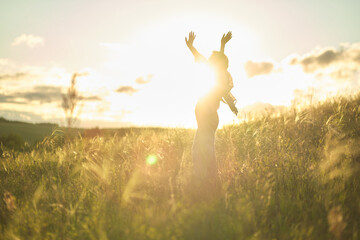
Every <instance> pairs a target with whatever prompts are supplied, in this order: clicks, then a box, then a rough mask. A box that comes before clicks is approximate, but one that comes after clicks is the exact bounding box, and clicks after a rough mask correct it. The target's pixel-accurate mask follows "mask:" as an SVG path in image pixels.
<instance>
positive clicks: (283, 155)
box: [0, 96, 360, 239]
mask: <svg viewBox="0 0 360 240" xmlns="http://www.w3.org/2000/svg"><path fill="white" fill-rule="evenodd" d="M359 106H360V96H356V97H352V98H337V99H332V100H328V101H327V102H325V103H322V104H319V105H312V106H310V107H308V108H306V109H305V110H302V111H297V110H295V109H293V110H291V111H289V112H286V113H284V114H282V115H281V116H278V117H272V116H270V115H267V116H263V117H261V118H258V119H256V120H253V121H249V122H244V123H242V124H239V125H231V126H226V127H224V128H222V129H220V130H218V131H217V138H216V151H217V160H218V168H219V172H220V179H221V184H222V189H223V192H222V194H221V196H219V199H218V200H217V201H205V202H204V201H201V202H196V201H194V200H193V198H192V197H191V190H192V184H191V183H192V182H191V169H192V162H191V145H192V139H193V136H194V131H193V130H183V129H167V130H164V131H159V130H156V129H148V130H142V131H141V132H140V133H139V132H135V131H134V132H130V133H127V134H126V135H124V136H116V135H115V136H112V137H109V136H108V137H96V138H92V139H85V138H77V139H75V140H73V141H70V142H68V141H64V137H63V136H62V134H61V133H59V132H54V133H53V135H52V136H51V137H49V138H47V139H45V140H44V141H43V142H42V143H41V144H39V145H38V147H37V148H35V149H33V150H32V151H31V152H30V153H25V152H14V151H11V150H6V149H3V155H2V156H1V160H0V162H1V164H0V194H1V195H2V198H3V201H1V203H0V226H1V231H0V238H1V239H359V238H360V230H359V229H360V150H359V144H360V108H359ZM149 156H152V161H151V162H150V161H147V160H146V159H147V158H148V157H149ZM209 188H211V186H209Z"/></svg>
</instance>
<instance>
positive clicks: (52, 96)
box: [0, 86, 61, 104]
mask: <svg viewBox="0 0 360 240" xmlns="http://www.w3.org/2000/svg"><path fill="white" fill-rule="evenodd" d="M60 100H61V87H53V86H35V87H34V88H33V89H32V91H29V92H15V93H13V94H11V95H4V94H1V95H0V101H1V102H7V103H16V104H28V103H29V102H33V101H39V102H40V103H50V102H56V101H60Z"/></svg>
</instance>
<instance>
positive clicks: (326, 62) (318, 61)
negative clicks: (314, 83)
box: [290, 43, 360, 78]
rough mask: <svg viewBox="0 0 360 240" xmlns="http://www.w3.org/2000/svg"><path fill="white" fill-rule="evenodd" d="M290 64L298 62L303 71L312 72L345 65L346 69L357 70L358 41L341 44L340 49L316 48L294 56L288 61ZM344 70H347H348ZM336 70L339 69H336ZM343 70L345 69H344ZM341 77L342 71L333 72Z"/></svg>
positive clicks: (359, 64) (359, 54)
mask: <svg viewBox="0 0 360 240" xmlns="http://www.w3.org/2000/svg"><path fill="white" fill-rule="evenodd" d="M290 64H291V65H296V64H300V65H301V66H302V68H303V70H304V72H305V73H314V72H316V71H319V70H323V69H326V68H328V67H334V66H335V67H336V66H337V67H339V66H340V65H347V67H346V68H347V69H348V70H349V69H351V71H353V70H358V69H359V68H360V43H356V44H352V45H342V46H341V47H340V49H335V48H324V49H318V50H316V51H313V52H311V53H310V54H306V55H303V56H300V57H295V58H293V59H292V60H291V61H290ZM348 70H346V71H347V72H349V71H348ZM336 71H337V72H338V71H339V70H336ZM344 71H345V70H344ZM334 76H335V77H336V76H339V77H340V78H343V77H344V76H345V75H344V74H343V73H339V74H336V73H335V74H334Z"/></svg>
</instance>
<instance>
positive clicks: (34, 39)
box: [11, 34, 44, 48]
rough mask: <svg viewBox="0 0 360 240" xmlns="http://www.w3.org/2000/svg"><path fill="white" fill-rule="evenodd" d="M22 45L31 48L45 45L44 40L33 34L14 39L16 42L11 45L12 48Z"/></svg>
mask: <svg viewBox="0 0 360 240" xmlns="http://www.w3.org/2000/svg"><path fill="white" fill-rule="evenodd" d="M21 44H25V45H26V46H28V47H29V48H34V47H36V46H38V45H43V44H44V39H43V38H42V37H39V36H34V35H31V34H22V35H20V36H18V37H17V38H15V39H14V41H13V42H12V43H11V45H12V46H18V45H21Z"/></svg>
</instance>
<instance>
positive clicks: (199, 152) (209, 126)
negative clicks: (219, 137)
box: [192, 71, 232, 198]
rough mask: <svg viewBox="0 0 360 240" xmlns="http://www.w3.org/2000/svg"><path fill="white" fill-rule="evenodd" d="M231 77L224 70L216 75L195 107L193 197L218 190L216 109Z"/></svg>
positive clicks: (217, 118)
mask: <svg viewBox="0 0 360 240" xmlns="http://www.w3.org/2000/svg"><path fill="white" fill-rule="evenodd" d="M231 84H232V78H231V75H230V73H229V72H228V71H223V72H221V73H220V74H218V75H217V78H216V84H215V86H214V87H213V88H212V89H211V90H210V91H209V92H208V93H207V94H206V95H205V96H204V97H202V98H200V99H199V101H198V102H197V104H196V107H195V116H196V121H197V126H198V129H197V131H196V134H195V138H194V142H193V146H192V155H193V166H194V172H193V176H194V181H195V185H196V191H197V194H199V195H202V196H203V197H205V198H207V197H211V196H213V195H216V194H217V193H219V191H220V181H219V174H218V168H217V163H216V157H215V132H216V129H217V127H218V124H219V116H218V113H217V110H218V108H219V106H220V101H221V99H222V97H223V96H224V95H225V94H226V93H227V92H228V91H229V89H231V88H230V87H229V86H230V85H231Z"/></svg>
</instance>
